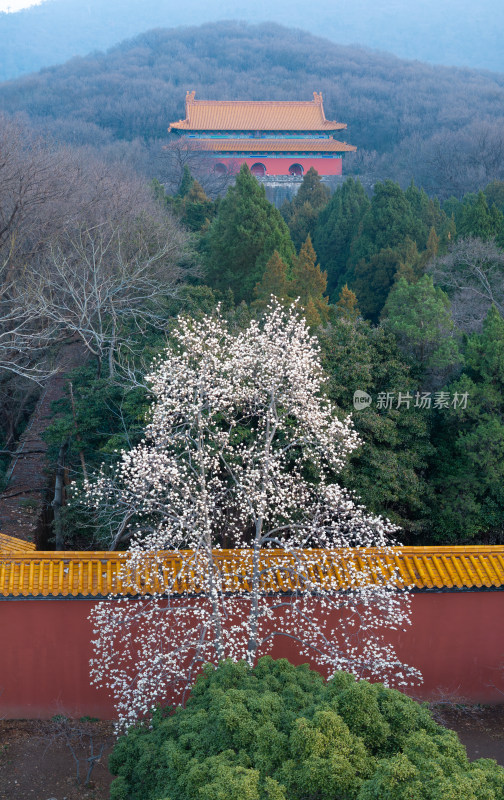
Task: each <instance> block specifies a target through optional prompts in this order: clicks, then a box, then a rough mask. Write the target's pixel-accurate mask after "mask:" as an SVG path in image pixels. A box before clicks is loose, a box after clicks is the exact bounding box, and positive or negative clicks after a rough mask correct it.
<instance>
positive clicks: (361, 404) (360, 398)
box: [353, 389, 372, 411]
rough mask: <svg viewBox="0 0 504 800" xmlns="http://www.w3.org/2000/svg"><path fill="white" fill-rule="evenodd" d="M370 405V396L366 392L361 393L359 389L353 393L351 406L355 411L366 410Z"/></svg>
mask: <svg viewBox="0 0 504 800" xmlns="http://www.w3.org/2000/svg"><path fill="white" fill-rule="evenodd" d="M371 403H372V399H371V396H370V395H369V394H368V393H367V392H361V391H360V389H357V391H356V392H354V396H353V405H354V408H355V409H356V410H357V411H360V410H361V409H363V408H367V407H368V406H370V405H371Z"/></svg>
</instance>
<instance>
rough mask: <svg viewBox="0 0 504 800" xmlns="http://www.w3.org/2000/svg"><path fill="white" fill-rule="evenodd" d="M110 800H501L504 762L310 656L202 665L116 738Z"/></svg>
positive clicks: (405, 702)
mask: <svg viewBox="0 0 504 800" xmlns="http://www.w3.org/2000/svg"><path fill="white" fill-rule="evenodd" d="M110 768H111V770H112V772H113V773H114V774H116V775H117V776H118V777H117V778H116V780H115V781H114V783H113V784H112V789H111V800H502V799H504V769H502V768H501V767H499V766H497V764H496V763H495V762H494V761H490V760H487V759H480V760H478V761H474V762H472V763H469V761H468V759H467V756H466V752H465V749H464V747H463V746H462V745H461V744H460V742H459V740H458V738H457V735H456V734H455V733H454V732H453V731H449V730H446V729H445V728H442V727H441V726H439V725H438V724H436V723H435V722H434V721H433V720H432V718H431V716H430V714H429V711H428V709H427V708H426V707H425V706H420V705H418V704H417V703H415V702H414V701H413V700H410V699H409V698H408V697H406V696H405V695H403V694H401V693H400V692H398V691H395V690H392V689H386V688H384V687H383V686H382V685H380V684H370V683H367V682H366V681H361V682H356V681H355V680H354V678H353V677H352V676H351V675H348V674H346V673H343V672H340V673H338V674H337V675H336V676H335V677H334V678H333V679H332V680H331V681H329V682H324V680H323V679H322V678H321V677H320V675H319V674H318V673H317V672H314V671H312V670H310V669H309V668H308V667H307V666H306V665H305V666H301V667H294V666H292V665H291V664H290V663H289V662H288V661H286V660H284V659H281V660H279V661H274V660H273V659H271V658H269V657H266V658H262V659H260V661H259V662H258V664H257V666H256V667H255V668H253V669H251V668H249V667H248V666H247V665H246V664H245V663H243V662H241V663H238V664H235V663H232V662H230V661H226V662H223V663H222V664H221V665H220V666H219V668H218V669H214V668H212V667H210V666H208V667H206V668H205V670H204V673H203V675H201V676H200V677H199V678H198V680H197V681H196V685H195V687H194V689H193V692H192V696H191V698H190V700H189V701H188V703H187V706H186V708H184V709H177V710H176V711H175V713H174V714H172V715H171V716H166V715H164V714H163V713H161V712H159V713H157V714H156V715H155V717H154V720H153V722H152V727H151V728H149V727H148V726H147V725H141V726H138V727H136V728H133V729H130V730H129V732H128V733H127V735H125V736H123V737H122V738H120V739H119V740H118V742H117V745H116V747H115V749H114V751H113V753H112V755H111V758H110Z"/></svg>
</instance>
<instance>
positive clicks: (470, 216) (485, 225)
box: [456, 191, 504, 241]
mask: <svg viewBox="0 0 504 800" xmlns="http://www.w3.org/2000/svg"><path fill="white" fill-rule="evenodd" d="M456 223H457V235H458V237H459V238H460V237H463V238H466V237H468V236H471V237H474V238H478V239H483V241H488V239H493V238H497V239H502V238H503V237H504V215H503V214H502V212H501V211H499V209H498V208H497V207H496V206H495V205H493V206H492V207H491V208H489V207H488V203H487V199H486V197H485V194H484V193H483V192H482V191H480V192H478V194H477V195H476V198H475V200H474V202H466V203H463V204H462V207H461V209H460V211H459V214H458V216H457V218H456Z"/></svg>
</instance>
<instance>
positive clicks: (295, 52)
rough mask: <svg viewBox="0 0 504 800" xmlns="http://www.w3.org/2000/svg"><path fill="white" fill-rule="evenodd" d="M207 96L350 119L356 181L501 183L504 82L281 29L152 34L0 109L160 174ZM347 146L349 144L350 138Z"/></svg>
mask: <svg viewBox="0 0 504 800" xmlns="http://www.w3.org/2000/svg"><path fill="white" fill-rule="evenodd" d="M187 89H194V90H195V91H196V96H197V97H200V98H205V97H206V98H216V99H218V98H223V99H236V98H241V99H247V98H251V99H264V98H272V99H307V100H308V99H310V98H311V96H312V92H313V91H315V90H317V91H322V92H323V94H324V106H325V111H326V115H327V117H328V119H339V120H341V121H344V122H347V123H348V131H346V132H345V134H344V136H345V138H346V139H347V140H348V141H349V142H351V143H352V144H355V145H357V147H358V148H359V149H358V152H357V154H356V156H355V157H353V159H351V158H347V159H346V161H345V171H346V172H347V174H365V175H366V176H369V178H370V180H371V182H373V181H374V180H376V179H383V178H393V179H394V180H397V181H399V182H400V183H401V184H402V185H403V186H406V185H407V184H408V183H409V181H410V180H411V178H414V180H415V182H416V183H417V184H419V185H421V186H423V187H425V188H426V190H427V191H428V192H429V193H436V194H438V195H439V196H441V197H448V196H450V195H451V194H455V195H456V196H457V197H461V196H462V195H463V193H464V192H467V191H475V190H477V189H479V188H483V187H484V186H485V185H486V184H487V183H489V182H490V181H491V180H493V179H495V178H501V177H504V158H503V157H502V156H503V153H504V125H503V122H504V75H490V74H485V73H481V72H476V71H471V70H468V69H450V68H446V67H436V68H435V67H431V66H428V65H426V64H421V63H418V62H411V61H401V60H400V59H397V58H394V57H393V56H389V55H383V54H377V53H373V52H371V51H367V50H365V49H363V48H358V47H347V46H341V45H335V44H332V43H331V42H329V41H327V40H325V39H319V38H316V37H314V36H312V35H310V34H308V33H303V32H300V31H296V30H291V29H287V28H282V27H279V26H273V25H258V26H253V25H246V24H242V23H232V22H229V23H218V24H208V25H203V26H200V27H197V28H196V27H195V28H185V29H177V30H154V31H150V32H148V33H145V34H142V35H141V36H138V37H137V38H136V39H133V40H131V41H129V42H124V43H123V44H121V45H119V46H118V47H115V48H114V49H113V50H111V51H110V52H108V53H107V54H99V53H98V54H93V55H90V56H87V57H85V58H75V59H73V60H71V61H69V62H68V63H67V64H64V65H63V66H60V67H54V68H51V69H46V70H43V71H42V72H40V73H38V74H36V75H31V76H29V77H26V78H22V79H19V80H16V81H12V82H10V83H6V84H4V85H2V86H1V87H0V107H1V108H2V109H3V110H4V111H5V112H7V113H8V114H18V113H20V112H21V113H25V114H26V115H28V117H29V118H30V120H31V122H32V124H33V125H35V126H38V127H39V128H42V129H43V130H44V131H45V132H49V134H50V135H52V136H53V137H56V138H57V139H58V140H60V141H63V142H68V143H70V144H72V145H75V146H86V147H91V148H93V149H95V150H99V151H100V155H101V156H103V157H104V158H107V159H111V158H114V159H119V160H120V159H127V160H128V162H129V163H133V164H135V165H136V167H137V169H140V170H142V171H144V172H145V173H147V174H148V175H149V177H163V176H162V174H161V172H162V169H161V165H160V163H159V161H158V156H159V155H160V153H161V146H162V144H163V143H165V141H166V137H167V132H166V131H167V127H168V124H169V123H170V122H171V121H173V120H175V119H179V118H180V117H181V116H183V113H184V98H185V93H186V90H187ZM342 138H343V137H342Z"/></svg>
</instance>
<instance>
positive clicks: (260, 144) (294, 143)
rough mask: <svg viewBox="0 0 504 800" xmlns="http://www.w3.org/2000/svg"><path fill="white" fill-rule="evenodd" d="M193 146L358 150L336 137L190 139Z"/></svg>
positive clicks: (234, 149) (251, 149) (244, 149)
mask: <svg viewBox="0 0 504 800" xmlns="http://www.w3.org/2000/svg"><path fill="white" fill-rule="evenodd" d="M189 142H190V146H191V148H194V149H195V150H210V151H214V152H219V153H250V152H253V153H267V152H270V153H349V152H354V151H355V150H357V148H356V147H354V146H353V145H351V144H347V143H346V142H338V141H336V139H189Z"/></svg>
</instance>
